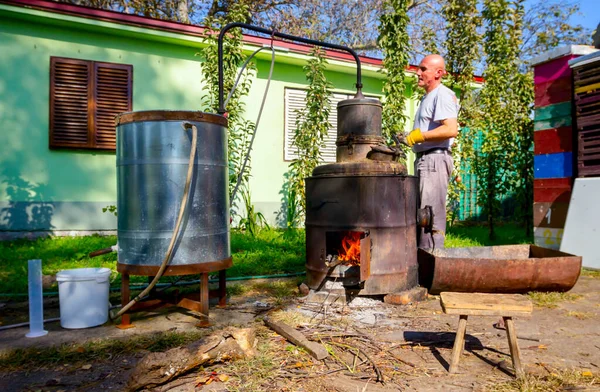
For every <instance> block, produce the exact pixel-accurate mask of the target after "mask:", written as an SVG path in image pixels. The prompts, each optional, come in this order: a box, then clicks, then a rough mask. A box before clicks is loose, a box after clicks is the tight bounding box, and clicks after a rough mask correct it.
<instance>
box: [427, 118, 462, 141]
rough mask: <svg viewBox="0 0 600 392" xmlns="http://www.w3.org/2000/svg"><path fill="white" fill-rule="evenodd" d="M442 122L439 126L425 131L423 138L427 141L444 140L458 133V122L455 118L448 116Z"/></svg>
mask: <svg viewBox="0 0 600 392" xmlns="http://www.w3.org/2000/svg"><path fill="white" fill-rule="evenodd" d="M440 122H441V123H442V125H440V126H439V127H437V128H435V129H432V130H430V131H429V132H423V139H425V141H426V142H442V141H444V140H448V139H450V138H453V137H456V135H458V122H457V121H456V119H455V118H447V119H445V120H441V121H440Z"/></svg>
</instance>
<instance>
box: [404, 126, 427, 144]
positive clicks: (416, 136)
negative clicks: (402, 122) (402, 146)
mask: <svg viewBox="0 0 600 392" xmlns="http://www.w3.org/2000/svg"><path fill="white" fill-rule="evenodd" d="M405 140H406V145H408V146H409V147H412V146H414V145H415V144H417V143H423V142H424V141H425V138H424V137H423V134H422V133H421V130H420V129H419V128H417V129H413V130H412V132H411V133H409V134H408V135H407V136H406V138H405Z"/></svg>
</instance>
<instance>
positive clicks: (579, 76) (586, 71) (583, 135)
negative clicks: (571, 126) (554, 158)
mask: <svg viewBox="0 0 600 392" xmlns="http://www.w3.org/2000/svg"><path fill="white" fill-rule="evenodd" d="M573 79H574V89H573V90H574V98H575V100H574V101H575V102H574V103H575V105H574V106H575V116H574V117H575V122H576V124H577V128H576V132H577V174H578V176H579V177H598V176H600V61H596V62H592V63H589V64H584V65H582V66H579V67H575V68H574V69H573Z"/></svg>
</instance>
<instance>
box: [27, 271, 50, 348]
mask: <svg viewBox="0 0 600 392" xmlns="http://www.w3.org/2000/svg"><path fill="white" fill-rule="evenodd" d="M27 275H28V281H29V285H28V289H29V333H28V334H27V335H25V336H27V337H28V338H37V337H40V336H45V335H47V334H48V331H46V330H44V299H43V296H42V260H39V259H36V260H29V262H28V268H27Z"/></svg>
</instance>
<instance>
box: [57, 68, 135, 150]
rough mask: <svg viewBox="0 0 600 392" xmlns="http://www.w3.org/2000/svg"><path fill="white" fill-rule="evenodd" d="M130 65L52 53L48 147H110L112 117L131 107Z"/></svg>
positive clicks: (113, 140)
mask: <svg viewBox="0 0 600 392" xmlns="http://www.w3.org/2000/svg"><path fill="white" fill-rule="evenodd" d="M132 77H133V69H132V66H131V65H124V64H112V63H101V62H94V61H85V60H77V59H66V58H60V57H52V58H51V60H50V148H77V149H100V150H114V149H115V148H116V133H115V124H114V118H115V116H116V115H117V114H119V113H123V112H127V111H131V108H132V98H131V97H132V91H131V90H132V88H131V86H132Z"/></svg>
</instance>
